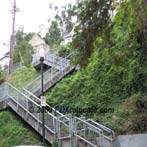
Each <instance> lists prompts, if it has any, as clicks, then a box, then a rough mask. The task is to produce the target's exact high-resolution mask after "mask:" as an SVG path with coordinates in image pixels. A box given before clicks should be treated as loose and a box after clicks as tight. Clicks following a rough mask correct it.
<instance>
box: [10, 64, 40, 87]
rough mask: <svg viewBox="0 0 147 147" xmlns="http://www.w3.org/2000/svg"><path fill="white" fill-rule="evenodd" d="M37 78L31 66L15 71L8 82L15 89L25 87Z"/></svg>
mask: <svg viewBox="0 0 147 147" xmlns="http://www.w3.org/2000/svg"><path fill="white" fill-rule="evenodd" d="M37 76H39V73H38V72H37V71H36V70H35V68H33V67H32V66H29V67H25V66H24V67H22V68H19V69H17V70H16V71H15V72H14V73H12V74H11V75H10V76H9V77H8V82H9V83H11V84H12V85H14V86H15V87H16V88H19V89H20V88H22V87H24V86H26V85H27V84H28V83H29V82H30V81H32V80H33V79H35V78H36V77H37Z"/></svg>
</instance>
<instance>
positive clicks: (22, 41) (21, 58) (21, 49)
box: [13, 29, 34, 66]
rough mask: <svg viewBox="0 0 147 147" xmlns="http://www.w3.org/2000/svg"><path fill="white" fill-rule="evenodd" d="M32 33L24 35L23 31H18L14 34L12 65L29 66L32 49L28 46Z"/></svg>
mask: <svg viewBox="0 0 147 147" xmlns="http://www.w3.org/2000/svg"><path fill="white" fill-rule="evenodd" d="M32 35H33V33H29V34H25V33H24V32H23V29H21V30H18V31H17V33H16V34H15V41H16V45H15V48H14V58H13V60H14V63H20V62H21V63H22V64H24V65H25V66H28V65H30V64H31V61H32V54H33V52H34V50H33V47H32V46H31V45H30V44H29V41H30V39H31V38H32Z"/></svg>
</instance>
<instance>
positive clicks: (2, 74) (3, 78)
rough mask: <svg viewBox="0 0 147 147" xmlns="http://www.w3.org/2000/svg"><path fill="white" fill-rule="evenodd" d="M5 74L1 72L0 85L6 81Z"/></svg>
mask: <svg viewBox="0 0 147 147" xmlns="http://www.w3.org/2000/svg"><path fill="white" fill-rule="evenodd" d="M5 77H6V76H5V73H4V71H3V70H0V84H1V83H3V82H4V81H5Z"/></svg>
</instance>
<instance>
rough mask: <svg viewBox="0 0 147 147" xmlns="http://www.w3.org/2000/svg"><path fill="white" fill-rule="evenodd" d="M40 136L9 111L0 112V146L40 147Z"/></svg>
mask: <svg viewBox="0 0 147 147" xmlns="http://www.w3.org/2000/svg"><path fill="white" fill-rule="evenodd" d="M40 140H41V138H40V136H39V135H38V134H37V133H36V132H34V131H32V130H31V129H30V127H28V126H27V125H26V124H24V122H23V121H22V120H21V119H20V118H18V116H16V115H15V114H14V113H13V112H11V111H3V112H0V146H1V147H12V146H16V145H41V142H40Z"/></svg>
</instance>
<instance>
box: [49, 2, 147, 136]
mask: <svg viewBox="0 0 147 147" xmlns="http://www.w3.org/2000/svg"><path fill="white" fill-rule="evenodd" d="M87 2H89V3H90V2H91V1H87ZM88 6H89V5H88ZM145 10H146V8H145V6H144V1H140V0H137V1H135V2H134V1H133V0H128V1H126V2H124V3H122V4H121V6H120V8H118V12H117V14H116V16H115V18H114V19H113V21H112V24H111V29H109V30H107V33H106V32H103V33H102V35H100V36H99V35H97V37H96V39H95V41H94V43H93V46H94V50H93V52H92V55H91V57H90V58H89V61H88V62H89V64H88V66H87V67H86V68H85V69H81V70H80V71H78V72H77V73H75V74H74V75H71V76H68V77H67V78H65V79H63V80H62V81H61V82H60V83H59V84H57V85H56V86H55V87H54V88H53V89H52V90H50V91H49V92H48V93H47V94H46V95H47V99H48V102H49V103H50V104H52V105H54V106H55V105H62V106H69V107H70V108H77V107H80V108H88V107H90V108H93V107H96V108H97V109H98V110H102V109H105V108H114V112H113V113H104V112H101V111H99V112H97V113H92V114H90V113H82V112H81V113H80V114H79V113H78V114H76V115H83V116H86V117H88V118H89V117H92V118H93V119H95V120H96V121H99V122H101V123H103V124H105V125H107V126H109V127H111V128H113V129H114V130H115V131H116V132H118V133H121V134H123V133H136V132H138V133H139V132H144V131H145V130H146V128H147V125H146V124H147V111H146V110H147V105H146V104H147V100H146V96H147V89H146V87H147V66H146V65H147V58H146V54H147V51H146V48H147V43H146V42H147V38H146V36H147V33H146V32H147V31H146V20H147V17H146V13H145ZM84 11H86V10H84ZM81 17H82V16H81ZM109 31H110V32H109ZM107 34H108V36H107ZM80 35H81V36H82V35H83V34H80ZM104 36H107V38H106V37H104ZM92 42H93V41H92ZM81 59H83V60H84V58H81Z"/></svg>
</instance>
